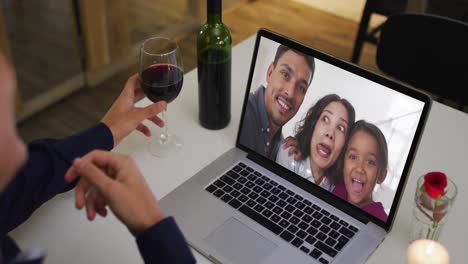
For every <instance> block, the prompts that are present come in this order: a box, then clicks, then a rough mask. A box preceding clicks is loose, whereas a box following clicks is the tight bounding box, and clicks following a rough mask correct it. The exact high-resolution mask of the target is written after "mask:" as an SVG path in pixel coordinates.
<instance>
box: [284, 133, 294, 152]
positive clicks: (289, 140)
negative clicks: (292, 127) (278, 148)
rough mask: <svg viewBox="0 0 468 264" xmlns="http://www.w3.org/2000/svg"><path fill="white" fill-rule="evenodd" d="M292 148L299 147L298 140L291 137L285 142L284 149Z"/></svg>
mask: <svg viewBox="0 0 468 264" xmlns="http://www.w3.org/2000/svg"><path fill="white" fill-rule="evenodd" d="M291 146H293V147H297V140H296V138H294V137H291V136H289V137H287V138H285V139H284V141H283V149H287V148H289V147H291Z"/></svg>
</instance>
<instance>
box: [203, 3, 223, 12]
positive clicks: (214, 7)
mask: <svg viewBox="0 0 468 264" xmlns="http://www.w3.org/2000/svg"><path fill="white" fill-rule="evenodd" d="M206 4H207V11H208V13H219V14H221V9H222V5H221V4H222V1H221V0H207V1H206Z"/></svg>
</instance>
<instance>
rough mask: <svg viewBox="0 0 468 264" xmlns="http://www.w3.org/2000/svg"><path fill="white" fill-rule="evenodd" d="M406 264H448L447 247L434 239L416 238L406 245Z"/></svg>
mask: <svg viewBox="0 0 468 264" xmlns="http://www.w3.org/2000/svg"><path fill="white" fill-rule="evenodd" d="M406 261H407V263H408V264H448V263H449V255H448V252H447V249H446V248H445V247H444V246H442V244H440V243H438V242H437V241H434V240H428V239H418V240H415V241H413V243H411V245H410V246H409V247H408V254H407V259H406Z"/></svg>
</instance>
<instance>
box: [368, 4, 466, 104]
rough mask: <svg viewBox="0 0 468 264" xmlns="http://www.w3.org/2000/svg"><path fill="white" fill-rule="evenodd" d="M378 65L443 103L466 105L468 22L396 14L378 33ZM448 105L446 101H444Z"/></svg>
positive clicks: (428, 16) (386, 72) (432, 16)
mask: <svg viewBox="0 0 468 264" xmlns="http://www.w3.org/2000/svg"><path fill="white" fill-rule="evenodd" d="M376 59H377V66H378V67H379V69H380V70H381V71H382V72H384V73H385V74H387V75H389V76H391V77H393V78H395V79H398V80H400V81H403V82H406V83H408V84H410V85H412V86H414V87H415V88H418V89H421V90H425V91H427V92H428V93H429V94H431V95H433V97H434V99H436V100H438V101H440V102H442V103H444V99H448V100H450V101H453V102H455V103H457V104H458V107H457V108H458V109H461V110H462V109H463V107H464V106H465V105H467V104H468V96H466V95H464V94H466V90H465V89H468V23H464V22H462V21H460V20H455V19H452V18H448V17H443V16H437V15H430V14H409V13H406V14H404V13H402V14H395V15H392V16H390V17H389V18H388V19H387V20H386V22H385V23H384V25H383V26H382V29H381V32H380V39H379V42H378V45H377V55H376ZM445 103H446V104H447V102H445Z"/></svg>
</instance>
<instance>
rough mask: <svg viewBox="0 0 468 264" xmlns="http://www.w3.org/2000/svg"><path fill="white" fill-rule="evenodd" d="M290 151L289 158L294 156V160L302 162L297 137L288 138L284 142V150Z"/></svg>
mask: <svg viewBox="0 0 468 264" xmlns="http://www.w3.org/2000/svg"><path fill="white" fill-rule="evenodd" d="M287 148H289V150H288V156H289V157H291V155H294V160H301V157H302V156H301V154H302V153H301V150H300V149H299V143H298V142H297V139H296V138H295V137H291V136H289V137H287V138H285V139H284V141H283V149H287Z"/></svg>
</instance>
